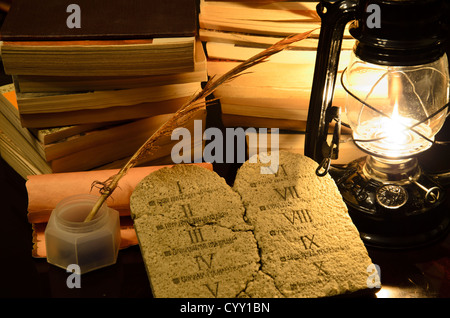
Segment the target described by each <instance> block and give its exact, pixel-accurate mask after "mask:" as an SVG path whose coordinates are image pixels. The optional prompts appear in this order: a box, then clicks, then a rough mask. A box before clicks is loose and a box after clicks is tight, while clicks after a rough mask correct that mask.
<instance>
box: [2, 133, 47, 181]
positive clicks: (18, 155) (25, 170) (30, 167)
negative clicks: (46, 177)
mask: <svg viewBox="0 0 450 318" xmlns="http://www.w3.org/2000/svg"><path fill="white" fill-rule="evenodd" d="M0 154H1V156H2V158H3V159H4V160H5V161H6V162H7V163H8V164H9V165H10V166H11V168H13V169H14V170H15V171H16V172H17V173H18V174H19V175H20V176H21V177H22V178H24V179H26V178H27V176H29V175H36V174H45V173H51V172H52V169H51V167H50V165H49V164H48V163H47V162H46V161H45V160H44V159H43V158H42V157H41V155H40V154H39V153H38V152H37V151H36V150H35V149H34V148H32V147H31V148H29V149H26V150H23V149H22V148H20V145H19V144H16V143H15V142H14V141H13V140H12V139H10V138H9V137H8V136H7V135H6V134H4V133H3V131H1V130H0Z"/></svg>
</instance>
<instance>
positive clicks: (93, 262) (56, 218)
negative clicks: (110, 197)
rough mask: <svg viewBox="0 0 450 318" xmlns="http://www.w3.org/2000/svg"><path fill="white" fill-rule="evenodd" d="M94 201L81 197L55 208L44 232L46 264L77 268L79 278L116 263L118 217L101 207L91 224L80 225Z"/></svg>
mask: <svg viewBox="0 0 450 318" xmlns="http://www.w3.org/2000/svg"><path fill="white" fill-rule="evenodd" d="M97 200H98V197H97V196H94V195H90V194H81V195H74V196H71V197H67V198H65V199H63V200H62V201H60V202H59V203H58V204H57V206H56V207H55V209H54V210H53V211H52V213H51V215H50V219H49V222H48V224H47V227H46V229H45V245H46V249H47V262H48V263H50V264H53V265H56V266H58V267H61V268H64V269H66V268H67V266H69V265H70V264H77V265H78V266H79V267H80V274H83V273H87V272H89V271H92V270H95V269H98V268H101V267H105V266H109V265H113V264H115V263H116V260H117V254H118V252H119V247H120V220H119V213H118V212H117V211H115V210H113V209H110V208H108V207H107V205H106V204H104V205H103V206H102V207H101V208H100V209H99V210H98V212H97V214H96V215H95V217H94V218H93V219H92V220H91V221H89V222H84V219H85V218H86V216H87V215H88V214H89V212H90V211H91V209H92V207H93V206H94V205H95V203H96V202H97Z"/></svg>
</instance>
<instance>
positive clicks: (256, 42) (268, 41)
mask: <svg viewBox="0 0 450 318" xmlns="http://www.w3.org/2000/svg"><path fill="white" fill-rule="evenodd" d="M199 38H200V40H201V41H203V42H219V43H231V44H236V45H240V46H254V47H260V48H265V47H269V46H271V45H273V44H275V43H277V42H278V41H281V40H282V39H284V38H285V37H284V36H268V35H258V34H247V33H239V32H229V31H220V30H208V29H199ZM318 44H319V39H318V38H314V37H310V38H307V39H304V40H302V41H300V42H296V43H293V44H291V45H290V47H291V48H295V49H301V50H316V49H317V45H318ZM354 45H355V40H354V39H349V38H344V39H342V49H343V50H351V49H352V48H353V46H354Z"/></svg>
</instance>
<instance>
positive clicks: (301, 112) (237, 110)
mask: <svg viewBox="0 0 450 318" xmlns="http://www.w3.org/2000/svg"><path fill="white" fill-rule="evenodd" d="M317 4H318V1H262V0H261V1H259V0H256V1H209V0H200V13H199V36H200V39H201V40H202V41H203V42H204V43H205V47H206V54H207V59H208V61H207V64H208V75H209V76H219V75H221V74H224V73H225V72H227V71H228V70H230V69H231V68H233V67H234V66H236V65H237V64H238V63H240V62H241V61H243V60H246V59H248V58H249V57H251V56H253V55H255V54H257V53H259V52H261V51H262V50H264V49H265V48H267V47H269V46H270V45H272V44H275V43H276V42H278V41H280V40H282V39H283V38H285V37H287V36H290V35H293V34H299V33H303V32H308V31H311V30H315V31H314V32H313V33H312V35H311V36H310V37H309V38H307V39H304V40H302V41H300V42H297V43H294V44H293V45H291V47H290V48H289V49H287V50H284V51H282V52H280V53H277V54H275V55H273V56H272V57H270V59H269V60H268V61H267V62H264V63H262V64H259V65H256V66H254V67H252V68H251V69H250V70H249V72H248V73H246V74H244V75H241V76H240V77H237V78H235V79H233V80H232V81H230V82H228V83H225V84H223V85H222V86H221V87H219V88H218V89H217V90H216V92H215V93H214V94H215V97H216V98H219V99H220V104H221V110H222V121H223V123H224V126H225V127H257V128H269V129H270V128H278V129H279V132H280V133H279V138H280V142H279V144H280V148H281V149H288V150H291V151H295V152H303V150H304V140H305V138H304V137H305V136H304V132H305V129H306V120H307V116H308V108H309V99H310V94H311V87H312V81H313V74H314V66H315V59H316V54H317V46H318V36H319V33H320V17H319V16H318V14H317V11H316V6H317ZM354 44H355V40H354V39H353V38H351V37H350V35H349V33H348V30H346V32H345V33H344V39H343V43H342V50H341V56H340V63H339V72H342V71H343V70H344V69H345V67H346V65H348V62H349V58H350V53H351V49H352V48H353V46H354ZM338 76H340V75H338ZM345 98H346V97H345V91H344V90H343V88H342V87H341V85H340V83H339V81H338V82H337V83H336V90H335V96H334V100H333V105H335V106H341V107H342V108H344V106H345ZM345 147H347V145H346V146H345Z"/></svg>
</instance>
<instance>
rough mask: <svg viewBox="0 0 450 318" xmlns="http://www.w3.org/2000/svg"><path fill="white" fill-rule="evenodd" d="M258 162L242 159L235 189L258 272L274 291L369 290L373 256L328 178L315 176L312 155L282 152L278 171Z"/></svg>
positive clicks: (288, 293)
mask: <svg viewBox="0 0 450 318" xmlns="http://www.w3.org/2000/svg"><path fill="white" fill-rule="evenodd" d="M249 161H250V160H249ZM257 161H258V162H259V161H262V162H267V160H265V159H264V158H263V160H257ZM261 166H264V165H262V164H253V163H249V162H246V163H244V164H243V166H242V167H241V168H240V169H239V170H238V173H237V176H236V180H235V183H234V186H233V189H234V190H235V191H236V192H238V193H239V194H240V195H241V198H242V202H243V203H244V206H245V209H246V217H247V218H248V221H249V222H250V224H252V225H253V226H254V235H255V238H256V240H257V242H258V245H259V248H260V254H261V264H262V266H261V271H262V272H263V273H264V274H266V276H264V277H266V279H267V277H270V278H271V279H272V280H273V284H274V285H275V287H276V290H277V291H278V293H276V294H275V295H276V296H278V295H279V294H281V295H282V297H326V296H334V295H338V294H344V293H349V292H356V291H359V290H363V289H367V278H368V273H367V267H368V266H369V265H370V264H371V263H372V261H371V259H370V258H369V256H368V253H367V250H366V248H365V246H364V244H363V242H362V241H361V239H360V237H359V233H358V230H357V229H356V227H355V226H354V225H353V223H352V221H351V219H350V216H349V215H348V211H347V207H346V205H345V203H344V201H343V200H342V197H341V195H340V193H339V191H338V189H337V186H336V184H335V183H334V181H333V180H332V178H331V177H330V176H329V175H326V176H325V177H318V176H316V174H315V170H316V168H317V163H315V162H314V161H313V160H311V159H310V158H308V157H305V156H302V155H299V154H294V153H289V152H285V151H281V152H280V153H279V169H278V171H277V173H276V174H261V173H259V172H260V168H261ZM266 166H267V165H266ZM254 284H255V285H257V284H258V282H257V280H256V281H255V282H254ZM264 284H267V282H265V283H264ZM255 289H256V290H258V288H255ZM257 296H259V295H258V294H257ZM271 297H272V296H271ZM274 297H275V296H274Z"/></svg>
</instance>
